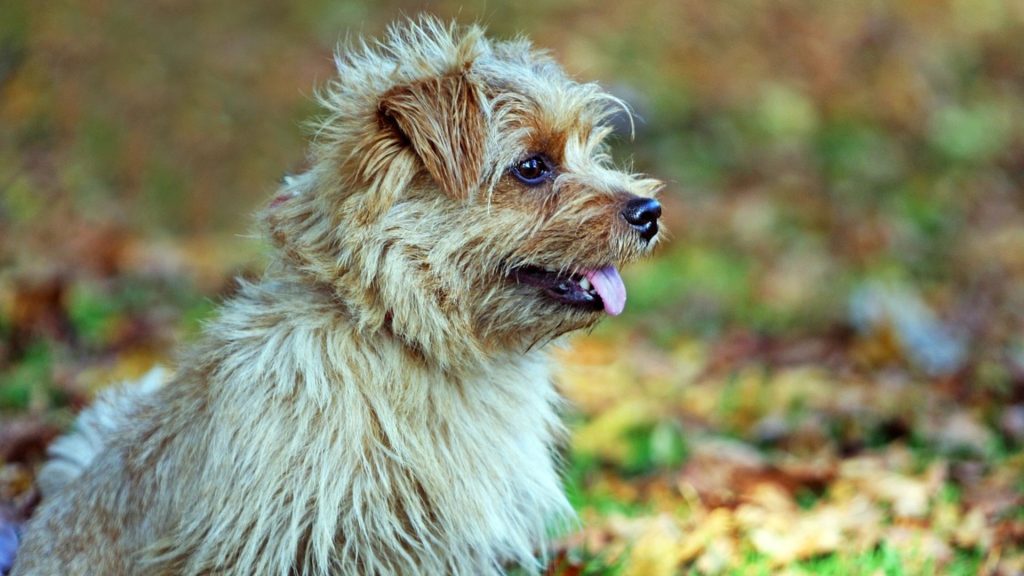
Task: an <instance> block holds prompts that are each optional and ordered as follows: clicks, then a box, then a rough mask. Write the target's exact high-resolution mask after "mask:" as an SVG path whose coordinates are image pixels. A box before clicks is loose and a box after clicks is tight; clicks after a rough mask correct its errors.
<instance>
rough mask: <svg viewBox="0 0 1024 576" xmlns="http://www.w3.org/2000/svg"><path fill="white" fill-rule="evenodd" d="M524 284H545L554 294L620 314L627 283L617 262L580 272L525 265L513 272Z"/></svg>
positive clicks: (567, 301) (572, 302) (570, 302)
mask: <svg viewBox="0 0 1024 576" xmlns="http://www.w3.org/2000/svg"><path fill="white" fill-rule="evenodd" d="M512 278H513V279H515V280H516V281H517V282H519V283H521V284H529V285H530V286H536V287H538V288H542V289H543V290H544V292H545V293H547V295H548V296H550V297H551V298H553V299H555V300H557V301H559V302H562V303H564V304H568V305H571V306H579V307H581V308H586V309H588V310H595V311H596V310H604V311H605V312H607V313H608V314H610V315H612V316H618V315H619V314H621V313H622V309H623V308H625V307H626V286H625V284H623V283H622V277H621V276H619V271H618V270H616V269H615V266H605V267H604V268H600V269H597V270H584V271H582V272H581V273H579V274H567V273H559V272H555V271H552V270H545V269H543V268H540V267H538V266H523V267H521V268H516V269H515V270H513V272H512Z"/></svg>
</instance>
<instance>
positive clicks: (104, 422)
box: [36, 367, 167, 498]
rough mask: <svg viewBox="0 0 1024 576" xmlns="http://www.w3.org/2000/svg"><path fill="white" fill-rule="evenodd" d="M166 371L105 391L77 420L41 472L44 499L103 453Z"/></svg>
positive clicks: (54, 447) (39, 479)
mask: <svg viewBox="0 0 1024 576" xmlns="http://www.w3.org/2000/svg"><path fill="white" fill-rule="evenodd" d="M166 377H167V372H166V370H164V369H163V368H160V367H156V368H153V369H152V370H150V371H149V372H147V373H146V374H145V375H143V376H142V377H141V378H139V379H138V380H136V381H134V382H124V383H123V384H121V385H120V386H115V387H113V388H110V389H108V390H104V391H103V392H102V393H101V394H100V395H99V396H98V397H97V399H96V401H95V402H94V403H93V404H92V406H90V407H89V408H88V409H86V410H84V411H83V412H82V413H81V414H80V415H79V416H78V418H77V419H76V420H75V425H74V428H73V429H72V430H71V432H70V433H68V434H67V435H65V436H62V437H61V438H58V439H57V440H56V441H54V443H53V444H51V445H50V448H49V450H48V454H49V457H50V458H49V460H48V461H47V462H46V465H44V466H43V467H42V469H41V470H40V471H39V475H38V477H37V478H36V484H37V485H38V486H39V490H40V492H41V493H42V496H43V498H52V497H53V496H54V495H56V494H57V493H58V492H59V491H60V490H61V489H62V488H64V487H65V486H66V485H68V484H69V483H71V482H73V481H74V480H75V478H77V477H78V476H79V475H81V473H82V471H83V470H84V469H85V468H86V467H87V466H88V465H89V463H90V462H92V461H93V460H94V459H95V458H96V456H97V455H98V454H99V453H100V452H102V451H103V448H104V447H105V446H106V445H107V439H108V438H109V437H110V435H111V434H113V433H114V432H115V431H116V430H117V429H119V428H120V427H121V426H122V425H123V424H124V423H125V422H126V421H127V420H128V419H129V418H130V417H131V414H132V413H133V412H134V409H135V407H136V406H138V405H139V403H140V401H141V400H142V399H144V398H146V397H148V396H149V395H150V394H152V393H153V391H154V390H156V389H157V388H159V387H160V386H161V385H162V384H163V382H164V381H165V380H166Z"/></svg>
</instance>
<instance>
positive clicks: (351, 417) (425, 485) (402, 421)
mask: <svg viewBox="0 0 1024 576" xmlns="http://www.w3.org/2000/svg"><path fill="white" fill-rule="evenodd" d="M346 322H347V320H346V318H345V316H344V313H343V312H341V311H340V310H339V309H338V308H337V306H336V305H335V304H332V302H331V301H330V300H329V299H326V298H323V297H321V296H318V295H316V294H315V293H312V292H309V291H308V290H307V289H304V288H303V287H301V285H296V286H295V288H294V290H293V289H290V288H289V287H287V286H282V285H274V286H272V287H266V286H261V285H249V286H246V287H244V288H243V291H242V293H241V294H240V296H239V297H238V298H236V299H235V300H234V301H233V302H232V303H230V304H228V305H227V306H226V307H225V309H224V311H223V314H222V315H221V317H220V318H219V319H218V320H217V321H216V323H215V324H213V325H212V326H210V327H209V329H208V330H207V333H208V334H210V335H214V337H213V338H212V339H211V340H210V341H209V342H208V343H207V344H206V345H205V346H203V348H202V349H201V350H200V351H199V352H198V353H197V354H196V355H195V356H193V357H192V358H191V360H190V362H188V363H187V368H186V369H185V371H184V372H183V373H182V375H181V376H180V377H179V378H178V380H176V381H175V382H172V383H171V384H170V385H169V386H167V387H165V388H163V389H161V390H160V391H158V393H157V394H158V397H157V398H155V400H157V401H156V402H154V403H152V404H151V405H150V406H151V407H149V408H145V409H143V410H142V411H140V413H139V416H141V418H139V423H138V424H137V425H135V426H134V427H133V432H132V433H131V434H126V435H125V436H124V437H123V438H124V443H123V444H122V445H121V447H120V448H121V449H122V450H125V451H126V452H131V453H132V457H130V458H128V459H127V460H129V461H132V462H136V463H138V464H139V467H138V469H137V472H138V473H139V474H142V475H145V474H156V476H155V477H154V479H153V480H154V483H153V484H152V488H153V489H154V490H158V491H164V490H171V491H174V492H175V493H177V494H179V495H180V497H179V499H178V501H176V502H174V503H173V504H171V505H170V506H169V507H168V508H167V509H163V510H154V511H152V516H151V522H152V523H153V528H154V532H152V533H151V534H150V536H152V537H154V539H155V540H154V541H153V542H151V543H150V544H149V546H148V547H146V553H145V556H146V560H147V561H148V562H150V563H151V566H152V567H154V568H155V567H157V566H163V567H172V569H173V570H175V571H179V570H180V571H184V572H189V573H191V572H202V571H207V570H223V569H228V570H229V571H230V569H231V567H232V566H244V567H246V569H245V571H246V572H248V573H286V572H288V571H289V570H288V567H290V566H294V565H297V566H299V567H301V569H305V570H306V571H307V572H309V573H325V572H332V573H333V572H339V571H340V572H342V573H353V574H355V573H359V574H377V573H382V574H383V573H388V574H390V573H396V574H397V573H401V574H412V573H424V574H430V573H439V574H440V573H448V574H452V573H460V574H461V573H467V574H469V573H472V574H483V573H488V572H491V571H497V570H498V568H499V565H500V563H502V562H506V561H513V562H516V563H523V564H525V565H527V566H529V565H531V564H534V563H535V562H534V561H533V560H532V558H533V556H534V555H535V554H536V553H538V552H539V551H540V548H541V547H542V546H543V542H544V540H545V536H546V534H545V527H546V526H548V525H550V521H551V520H552V519H557V518H558V517H568V516H569V515H570V514H571V512H570V511H569V508H568V505H567V504H566V501H565V498H564V496H563V495H562V491H561V487H560V483H559V480H558V478H557V474H556V472H555V470H554V465H553V454H552V450H553V449H554V446H553V444H554V442H555V441H556V440H557V438H558V437H559V435H560V434H561V430H562V429H561V425H560V424H559V422H558V419H557V417H556V413H555V410H556V404H557V402H558V397H557V395H556V393H555V391H554V389H553V387H552V385H551V383H550V380H549V378H548V373H547V368H546V362H545V358H544V354H543V353H541V352H534V353H530V354H527V355H525V356H524V355H516V356H507V357H502V358H496V359H494V360H493V361H492V362H491V363H490V364H489V365H486V366H480V367H477V368H476V369H473V370H463V371H462V372H460V373H455V372H451V371H445V370H442V369H440V368H438V367H436V366H432V365H431V364H429V363H428V362H426V361H424V360H423V359H422V358H418V357H417V355H416V354H415V352H412V351H410V350H408V349H407V348H406V347H405V346H404V345H403V344H402V343H401V342H400V341H398V340H396V339H395V338H394V337H388V336H384V335H373V336H371V337H369V338H368V339H364V338H365V337H363V336H361V335H360V334H358V333H357V332H353V331H352V330H351V328H349V327H347V326H346ZM226 351H231V353H225V352H226ZM140 456H145V457H140ZM164 463H172V464H173V465H172V466H163V465H162V464H164ZM192 463H194V464H195V465H194V466H193V465H191V464H192ZM126 473H128V474H132V473H133V470H132V468H131V467H130V468H129V469H128V470H127V472H126ZM213 479H216V480H213ZM142 483H143V484H149V482H142ZM158 504H160V503H158ZM161 520H162V521H161ZM160 524H163V526H160ZM154 542H155V543H154ZM239 543H241V545H242V547H241V549H229V548H227V546H229V545H233V546H235V547H237V546H238V545H239ZM140 544H141V543H140ZM378 551H379V552H378Z"/></svg>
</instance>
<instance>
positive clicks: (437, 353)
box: [14, 18, 658, 576]
mask: <svg viewBox="0 0 1024 576" xmlns="http://www.w3.org/2000/svg"><path fill="white" fill-rule="evenodd" d="M337 67H338V77H337V78H336V79H335V80H334V81H333V82H331V83H330V84H329V86H328V87H327V88H326V89H325V90H324V91H323V92H322V94H320V99H321V100H322V103H323V105H324V107H325V109H326V111H327V114H326V116H325V117H324V118H323V119H322V120H321V121H319V122H318V123H317V125H316V133H315V138H314V141H313V146H312V152H311V166H312V167H311V168H310V170H309V171H308V172H306V173H305V174H303V175H301V176H298V177H295V178H290V179H288V180H287V181H286V183H285V185H284V187H283V188H282V190H281V191H280V192H279V193H278V195H277V196H276V197H275V199H274V201H273V202H272V203H271V204H270V206H269V207H268V208H267V209H266V211H265V212H264V214H263V218H262V221H263V222H264V225H265V228H266V230H267V233H268V235H269V237H270V239H271V240H272V242H273V244H274V246H275V247H276V250H275V255H274V256H273V260H272V263H271V265H270V266H269V268H268V270H267V271H266V274H265V276H264V277H263V279H262V280H260V281H259V282H258V283H243V284H242V286H241V289H240V290H239V292H238V294H237V295H236V296H234V297H232V299H231V300H230V301H228V302H227V303H226V304H225V305H224V306H223V308H222V310H221V312H220V314H219V315H218V316H217V318H216V319H214V320H212V321H211V322H210V323H209V324H208V325H207V326H206V327H205V330H204V337H203V339H202V340H201V342H200V343H199V344H198V345H197V347H196V348H195V349H194V350H192V351H190V352H188V353H187V354H186V355H185V356H184V357H183V361H182V362H181V365H180V367H179V368H178V370H177V373H176V375H174V376H173V377H171V378H169V379H168V381H167V382H166V383H163V382H162V380H163V377H162V375H160V374H156V373H154V374H151V375H149V376H147V377H146V378H144V379H143V380H142V381H141V382H140V383H136V384H134V385H130V386H125V387H121V388H115V389H111V390H110V391H108V392H106V393H104V394H102V395H101V396H100V398H99V399H98V400H97V402H96V404H95V405H94V406H93V407H92V408H90V409H89V410H88V411H87V412H85V413H83V415H82V416H81V417H80V419H79V422H78V427H77V430H76V431H75V433H74V434H72V435H71V436H69V437H66V438H64V439H61V440H59V441H58V442H57V443H56V444H55V445H54V446H53V448H52V450H51V455H52V457H53V459H52V461H51V462H50V463H49V464H48V465H47V466H46V467H45V468H44V469H43V470H42V472H41V474H40V477H39V484H40V486H41V488H42V489H43V494H44V501H43V504H42V505H41V507H40V508H39V509H38V512H37V514H36V516H35V517H34V518H33V519H32V520H31V522H30V523H29V525H28V528H27V532H26V538H25V540H24V542H23V545H22V549H21V550H20V553H19V556H18V559H17V564H16V566H15V569H14V574H16V575H18V576H21V575H28V574H45V575H51V574H207V573H216V574H328V573H331V574H338V573H340V574H367V575H375V574H466V575H474V576H476V575H481V574H493V573H501V572H502V570H503V569H504V568H505V567H507V566H510V565H518V566H522V567H524V568H525V569H526V570H527V571H529V572H535V571H537V570H538V569H539V568H540V567H541V558H542V557H543V549H544V543H545V539H546V537H547V531H548V530H550V529H551V527H552V526H553V525H557V523H558V522H560V521H563V522H564V521H565V520H568V519H571V517H572V511H571V509H570V507H569V505H568V504H567V502H566V499H565V497H564V495H563V493H562V490H561V486H560V482H559V479H558V477H557V474H556V471H555V464H554V454H553V451H554V449H555V445H556V444H557V442H558V441H559V438H560V437H561V435H562V433H563V430H562V427H561V425H560V423H559V420H558V418H557V415H556V411H557V408H558V403H559V398H558V395H557V394H556V392H555V390H554V388H553V387H552V384H551V382H550V376H549V372H548V368H547V358H546V356H547V354H546V352H545V348H547V345H548V344H549V343H550V342H551V341H552V340H554V339H556V338H557V337H558V336H560V335H562V334H564V333H566V332H569V331H571V330H575V329H579V328H585V327H588V326H591V325H593V324H594V323H595V322H596V321H597V320H599V319H600V317H601V314H602V313H601V311H600V309H598V310H594V309H592V308H587V307H581V306H576V305H570V304H566V303H564V302H561V301H559V300H558V299H557V298H553V297H552V296H551V294H550V291H549V290H546V289H544V287H542V286H538V285H536V282H534V283H531V282H521V281H519V279H520V278H523V277H524V276H522V275H521V273H520V271H523V270H538V269H542V270H547V271H550V274H560V276H559V278H566V279H571V278H576V279H577V280H578V279H579V278H580V277H581V275H586V274H589V273H590V272H588V271H593V270H597V269H606V270H607V269H610V270H612V271H614V268H610V267H611V266H614V265H616V264H618V265H621V264H623V263H625V262H627V261H629V260H632V259H635V258H637V257H639V256H641V255H643V254H645V253H646V252H647V251H648V250H649V249H650V248H651V245H652V244H653V243H654V242H653V241H649V240H651V239H649V238H646V239H645V238H642V237H640V236H639V235H638V234H637V232H636V230H635V229H634V228H633V227H631V226H630V225H629V224H628V223H627V222H625V221H623V217H622V215H621V214H622V206H623V203H624V202H627V201H628V200H630V199H636V198H637V197H650V196H652V195H653V194H654V193H655V191H656V189H657V187H658V184H657V183H656V182H655V181H653V180H648V179H643V178H638V177H635V176H632V175H630V174H627V173H623V172H620V171H617V170H615V169H613V168H612V167H610V165H609V162H608V158H607V156H606V154H605V150H604V147H603V144H602V141H603V139H604V138H605V137H606V136H607V135H608V133H609V131H610V130H609V128H607V127H605V126H604V124H603V120H604V119H605V118H606V117H607V116H608V115H609V114H610V113H611V111H612V110H613V109H614V108H615V107H616V106H617V105H618V104H617V101H615V99H614V98H611V97H609V96H607V95H606V94H604V93H603V92H601V91H600V90H599V89H598V88H597V87H596V86H594V85H590V84H578V83H576V82H573V81H571V80H570V79H568V78H567V77H566V75H565V74H564V73H563V72H562V71H561V69H560V68H559V67H558V66H557V65H556V64H555V63H554V62H553V61H552V60H550V59H549V58H548V57H546V56H545V55H543V54H541V53H538V52H536V51H534V50H533V49H532V48H530V46H529V45H528V44H527V43H526V42H525V41H522V40H517V41H512V42H491V41H488V40H487V39H485V38H484V37H483V36H482V33H481V31H480V29H478V28H476V27H469V28H465V29H462V28H456V27H453V26H445V25H442V24H440V23H438V22H437V21H435V20H432V19H429V18H422V19H419V20H416V21H412V22H406V23H403V24H400V25H398V26H395V27H393V28H391V29H390V30H389V33H388V35H387V36H386V38H385V39H384V40H382V41H381V42H379V43H376V44H374V45H372V46H367V45H366V44H360V45H358V46H356V47H354V48H352V49H350V50H348V51H345V52H342V53H341V54H340V55H339V56H338V58H337ZM536 154H542V155H543V157H544V158H545V159H546V161H547V162H550V164H551V165H552V166H553V167H555V168H554V169H553V170H552V172H551V175H550V178H549V179H547V180H545V181H543V182H542V183H541V184H540V185H533V184H531V185H530V186H526V185H524V184H523V183H522V182H521V181H520V180H519V179H517V178H514V177H512V175H511V174H510V170H509V167H510V166H512V165H514V164H515V163H516V162H519V161H521V160H522V159H523V158H526V157H529V156H530V155H536ZM522 274H525V272H522ZM534 274H536V273H535V272H534ZM614 276H615V277H616V278H617V277H618V276H617V272H615V273H614ZM620 286H621V284H620ZM622 298H624V294H623V295H622Z"/></svg>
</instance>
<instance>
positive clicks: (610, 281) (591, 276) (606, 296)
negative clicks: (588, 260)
mask: <svg viewBox="0 0 1024 576" xmlns="http://www.w3.org/2000/svg"><path fill="white" fill-rule="evenodd" d="M586 276H587V280H590V283H591V284H592V285H593V286H594V290H597V293H598V294H600V295H601V301H603V302H604V311H605V312H607V313H609V314H611V315H612V316H618V315H619V314H622V310H623V308H625V307H626V285H625V284H623V283H622V276H619V271H618V270H616V269H615V266H605V267H604V268H601V269H600V270H591V271H589V272H587V274H586Z"/></svg>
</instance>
